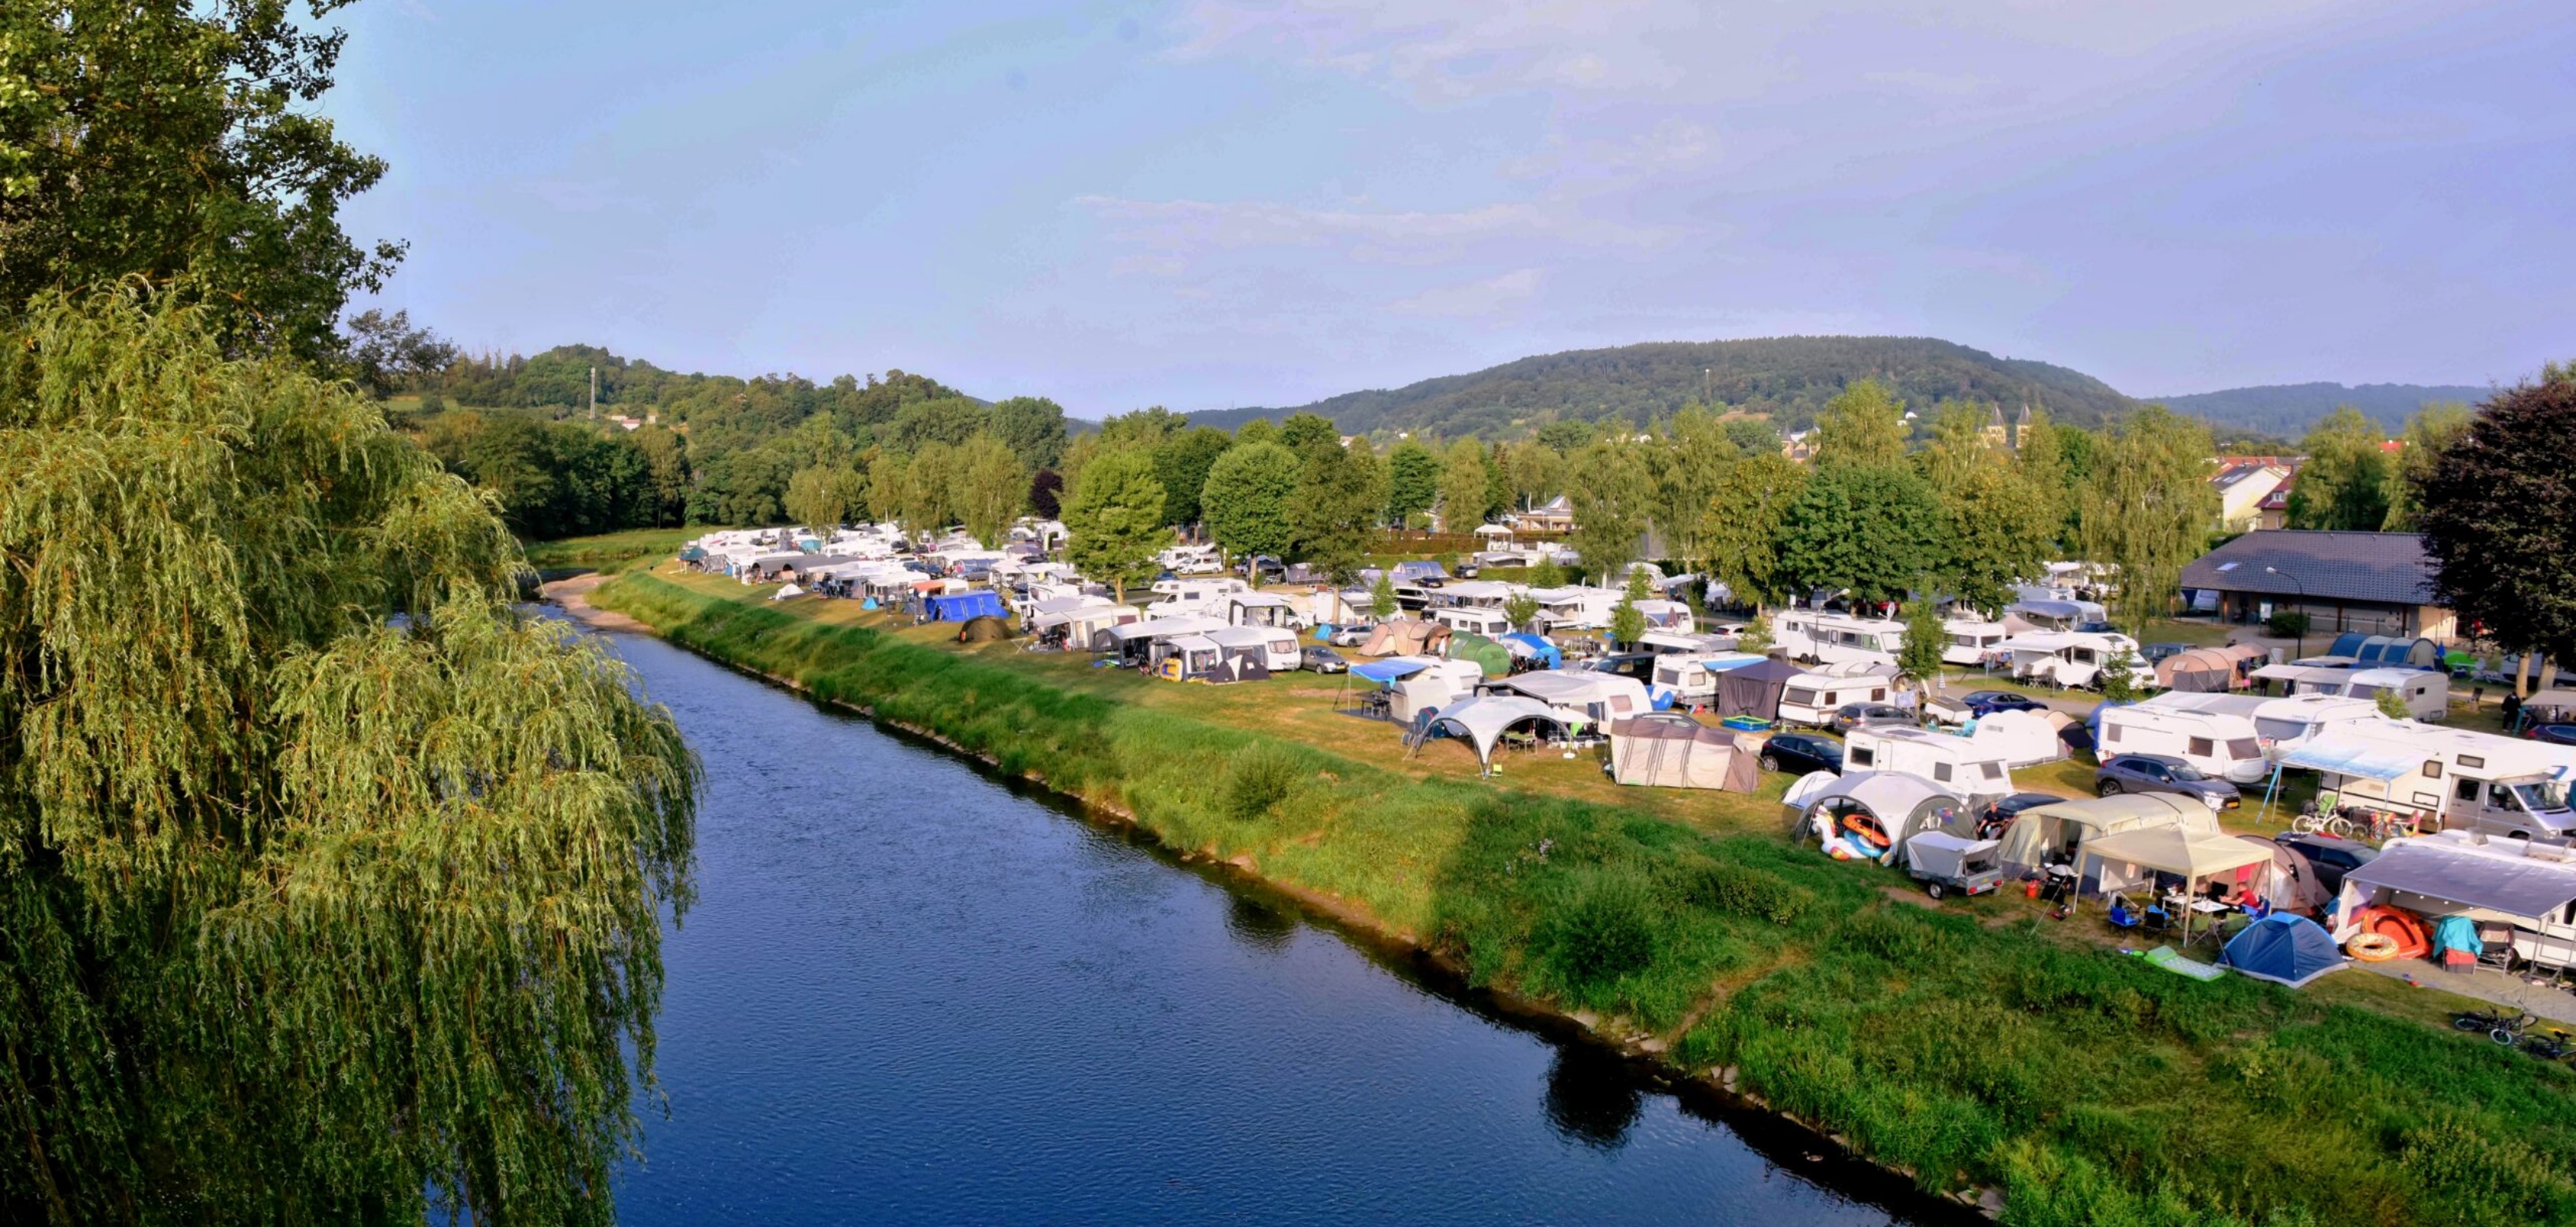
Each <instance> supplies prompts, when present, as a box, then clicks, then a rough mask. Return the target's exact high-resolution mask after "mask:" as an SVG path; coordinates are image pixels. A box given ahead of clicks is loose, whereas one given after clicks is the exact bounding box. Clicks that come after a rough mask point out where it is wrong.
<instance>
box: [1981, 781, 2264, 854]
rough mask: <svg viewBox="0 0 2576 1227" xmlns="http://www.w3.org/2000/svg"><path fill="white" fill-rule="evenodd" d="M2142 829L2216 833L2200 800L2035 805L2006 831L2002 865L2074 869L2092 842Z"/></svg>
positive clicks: (2158, 796) (2134, 797) (2126, 797)
mask: <svg viewBox="0 0 2576 1227" xmlns="http://www.w3.org/2000/svg"><path fill="white" fill-rule="evenodd" d="M2145 827H2181V828H2185V829H2188V830H2195V831H2208V832H2212V833H2215V832H2216V831H2217V830H2218V818H2217V816H2216V815H2215V814H2212V813H2211V812H2210V810H2209V807H2208V806H2207V805H2203V804H2201V802H2200V800H2199V799H2198V798H2195V797H2178V796H2174V795H2172V794H2170V793H2160V792H2150V793H2122V794H2119V795H2117V796H2110V797H2096V798H2088V799H2078V800H2072V801H2061V802H2058V803H2057V804H2055V805H2035V806H2032V807H2031V808H2029V809H2026V810H2023V811H2022V812H2021V813H2019V814H2017V815H2015V816H2014V817H2013V822H2012V825H2011V826H2009V827H2007V828H2005V829H2004V836H2003V840H2004V847H2003V855H2004V864H2006V865H2008V866H2010V867H2012V868H2014V869H2017V870H2025V871H2026V870H2032V869H2037V868H2039V867H2040V866H2042V865H2046V864H2049V863H2050V862H2053V861H2057V862H2064V863H2068V864H2073V863H2075V859H2076V857H2077V855H2078V854H2079V853H2080V852H2081V851H2082V850H2083V849H2084V848H2085V847H2086V846H2088V845H2090V844H2091V843H2092V842H2093V841H2094V840H2096V839H2100V838H2102V837H2104V836H2108V835H2116V834H2118V833H2120V832H2122V831H2134V830H2139V829H2141V828H2145Z"/></svg>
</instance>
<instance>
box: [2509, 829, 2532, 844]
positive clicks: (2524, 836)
mask: <svg viewBox="0 0 2576 1227" xmlns="http://www.w3.org/2000/svg"><path fill="white" fill-rule="evenodd" d="M2504 837H2505V838H2506V839H2519V840H2522V841H2523V842H2525V843H2529V842H2530V841H2531V832H2529V831H2507V832H2505V835H2504Z"/></svg>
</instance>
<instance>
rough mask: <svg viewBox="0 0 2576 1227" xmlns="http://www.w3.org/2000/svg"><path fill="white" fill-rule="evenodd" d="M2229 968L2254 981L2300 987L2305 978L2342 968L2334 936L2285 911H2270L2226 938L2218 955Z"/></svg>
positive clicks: (2308, 920)
mask: <svg viewBox="0 0 2576 1227" xmlns="http://www.w3.org/2000/svg"><path fill="white" fill-rule="evenodd" d="M2222 958H2223V961H2224V962H2225V963H2226V964H2227V965H2228V966H2230V967H2233V968H2235V969H2236V970H2238V971H2240V972H2243V973H2245V974H2246V975H2249V976H2252V977H2254V978H2255V979H2257V980H2270V981H2272V982H2274V983H2276V984H2287V985H2289V986H2290V987H2292V988H2300V987H2303V986H2305V985H2306V984H2307V982H2308V981H2310V980H2314V979H2316V978H2317V977H2318V976H2322V975H2324V974H2326V973H2327V972H2330V971H2336V970H2339V969H2341V968H2342V967H2343V956H2342V955H2341V954H2339V953H2337V952H2336V950H2335V944H2334V938H2333V937H2331V936H2329V935H2328V934H2327V933H2326V931H2325V930H2324V929H2321V928H2318V927H2317V922H2315V921H2313V920H2310V919H2308V918H2307V917H2305V916H2293V915H2291V914H2289V913H2288V912H2274V913H2272V914H2271V915H2269V916H2266V917H2264V918H2262V919H2261V920H2258V921H2255V922H2254V923H2253V924H2250V925H2247V926H2245V931H2244V932H2242V933H2239V934H2237V935H2236V936H2234V937H2231V938H2229V939H2227V952H2226V954H2225V955H2224V956H2222Z"/></svg>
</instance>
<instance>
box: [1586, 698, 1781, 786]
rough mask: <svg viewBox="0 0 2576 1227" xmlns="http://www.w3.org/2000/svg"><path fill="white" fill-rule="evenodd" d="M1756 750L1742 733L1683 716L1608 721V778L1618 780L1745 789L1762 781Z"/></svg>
mask: <svg viewBox="0 0 2576 1227" xmlns="http://www.w3.org/2000/svg"><path fill="white" fill-rule="evenodd" d="M1759 755H1760V750H1759V749H1758V748H1757V747H1755V746H1754V745H1752V744H1751V743H1750V741H1749V740H1748V739H1745V738H1740V737H1737V736H1736V735H1735V734H1733V733H1731V732H1728V731H1727V730H1725V729H1720V728H1712V727H1710V726H1708V725H1705V724H1701V723H1700V722H1699V721H1697V720H1693V719H1691V718H1690V717H1688V716H1672V715H1659V716H1637V717H1632V718H1630V719H1626V720H1618V721H1613V722H1612V723H1611V725H1610V778H1612V779H1614V780H1616V781H1618V782H1619V783H1622V784H1642V785H1647V786H1650V787H1659V788H1715V789H1720V790H1723V791H1726V792H1744V793H1749V792H1753V791H1755V790H1756V789H1759V788H1760V787H1761V786H1762V767H1761V764H1760V762H1759V761H1758V760H1759Z"/></svg>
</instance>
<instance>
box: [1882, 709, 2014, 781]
mask: <svg viewBox="0 0 2576 1227" xmlns="http://www.w3.org/2000/svg"><path fill="white" fill-rule="evenodd" d="M1843 770H1845V771H1902V772H1904V773H1906V774H1907V775H1913V776H1920V777H1922V778H1924V779H1927V780H1930V781H1932V782H1933V783H1935V784H1938V785H1940V786H1941V787H1943V788H1945V789H1948V790H1950V791H1952V792H1957V793H1963V794H1970V795H1976V794H1984V795H1991V796H1998V797H2000V796H2004V795H2006V794H2008V793H2010V792H2012V790H2013V782H2012V770H2011V768H2010V767H2009V766H2008V765H2006V764H2005V762H2004V760H2003V759H2002V758H2001V757H1999V756H1998V755H1997V753H1996V751H1995V749H1994V747H1993V746H1992V745H1983V746H1981V745H1978V744H1977V743H1975V742H1973V741H1970V740H1968V739H1967V738H1965V737H1959V736H1955V735H1953V734H1950V733H1936V732H1933V731H1932V730H1930V729H1918V728H1908V727H1906V726H1904V725H1901V724H1891V725H1862V726H1861V727H1859V728H1856V729H1853V730H1852V731H1851V732H1850V733H1849V734H1848V735H1846V736H1845V737H1844V738H1843Z"/></svg>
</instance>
